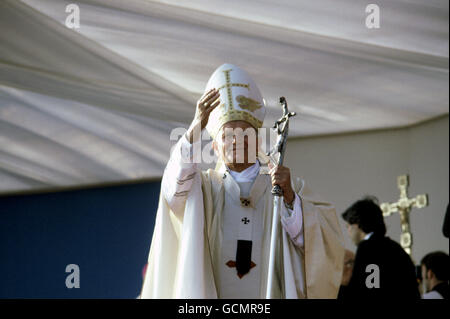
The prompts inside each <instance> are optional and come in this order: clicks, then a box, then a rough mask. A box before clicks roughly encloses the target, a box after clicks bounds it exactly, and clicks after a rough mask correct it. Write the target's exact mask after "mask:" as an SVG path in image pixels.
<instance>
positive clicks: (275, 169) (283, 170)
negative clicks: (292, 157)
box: [269, 163, 295, 205]
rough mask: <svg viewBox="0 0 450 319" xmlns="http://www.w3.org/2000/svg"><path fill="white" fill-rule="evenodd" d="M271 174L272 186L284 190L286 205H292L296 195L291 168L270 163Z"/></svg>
mask: <svg viewBox="0 0 450 319" xmlns="http://www.w3.org/2000/svg"><path fill="white" fill-rule="evenodd" d="M269 169H270V171H269V174H270V176H271V178H272V186H275V185H278V186H280V187H281V189H282V190H283V197H284V201H285V203H287V204H288V205H290V204H292V202H293V201H294V199H295V193H294V190H293V189H292V186H291V172H290V170H289V168H287V167H285V166H281V165H277V166H274V165H272V164H271V163H269Z"/></svg>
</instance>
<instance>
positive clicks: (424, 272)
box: [421, 265, 431, 292]
mask: <svg viewBox="0 0 450 319" xmlns="http://www.w3.org/2000/svg"><path fill="white" fill-rule="evenodd" d="M421 269H422V282H423V286H424V288H425V292H430V291H431V284H430V280H429V278H428V277H429V276H428V272H427V268H426V267H425V265H422V266H421Z"/></svg>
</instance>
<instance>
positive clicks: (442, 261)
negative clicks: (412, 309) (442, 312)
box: [420, 251, 450, 299]
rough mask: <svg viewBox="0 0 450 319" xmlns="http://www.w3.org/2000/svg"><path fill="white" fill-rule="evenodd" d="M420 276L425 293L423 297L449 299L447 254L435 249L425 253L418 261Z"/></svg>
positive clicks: (449, 262) (449, 265)
mask: <svg viewBox="0 0 450 319" xmlns="http://www.w3.org/2000/svg"><path fill="white" fill-rule="evenodd" d="M420 265H421V268H422V278H423V281H424V283H425V289H426V293H425V294H424V295H423V296H422V298H423V299H449V290H450V289H449V283H448V281H449V278H450V276H449V268H450V259H449V256H448V254H446V253H444V252H442V251H436V252H432V253H429V254H427V255H426V256H425V257H423V258H422V260H421V262H420Z"/></svg>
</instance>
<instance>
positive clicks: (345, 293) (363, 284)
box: [338, 198, 420, 300]
mask: <svg viewBox="0 0 450 319" xmlns="http://www.w3.org/2000/svg"><path fill="white" fill-rule="evenodd" d="M342 218H343V219H344V220H345V221H346V222H347V230H348V233H349V235H350V237H351V239H352V241H353V242H354V243H355V245H357V246H358V248H357V250H356V255H355V262H354V266H353V273H352V276H351V279H350V281H349V283H348V285H347V286H343V285H342V286H341V289H340V292H339V296H338V298H339V299H344V300H349V299H366V300H371V299H392V300H398V299H412V300H414V299H420V293H419V290H418V284H417V280H416V271H415V266H414V264H413V262H412V260H411V258H410V256H409V255H408V254H407V253H406V252H405V251H404V250H403V248H402V247H401V246H400V245H399V244H398V243H396V242H395V241H393V240H391V239H390V238H389V237H387V236H385V234H386V226H385V224H384V219H383V213H382V211H381V209H380V207H379V206H378V204H377V203H376V200H375V199H374V198H364V199H362V200H359V201H357V202H356V203H354V204H353V205H352V206H350V207H349V208H348V209H347V210H346V211H345V212H344V213H343V214H342Z"/></svg>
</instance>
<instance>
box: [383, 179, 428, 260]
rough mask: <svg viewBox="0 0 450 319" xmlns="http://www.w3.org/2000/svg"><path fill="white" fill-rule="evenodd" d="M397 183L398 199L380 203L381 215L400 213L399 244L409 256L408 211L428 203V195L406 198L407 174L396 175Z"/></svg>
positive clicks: (410, 242)
mask: <svg viewBox="0 0 450 319" xmlns="http://www.w3.org/2000/svg"><path fill="white" fill-rule="evenodd" d="M397 185H398V188H399V189H400V199H399V200H398V201H397V202H396V203H382V204H381V205H380V207H381V210H382V211H383V216H385V217H387V216H390V215H391V214H392V213H395V212H398V213H399V215H400V223H401V227H402V233H401V235H400V245H401V246H402V247H403V249H404V250H405V251H406V252H407V253H408V255H410V256H411V248H412V244H413V242H412V234H411V230H410V227H409V226H410V224H409V213H410V212H411V209H412V208H423V207H425V206H427V205H428V195H427V194H421V195H417V196H416V197H414V198H408V185H409V177H408V175H402V176H398V177H397Z"/></svg>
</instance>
